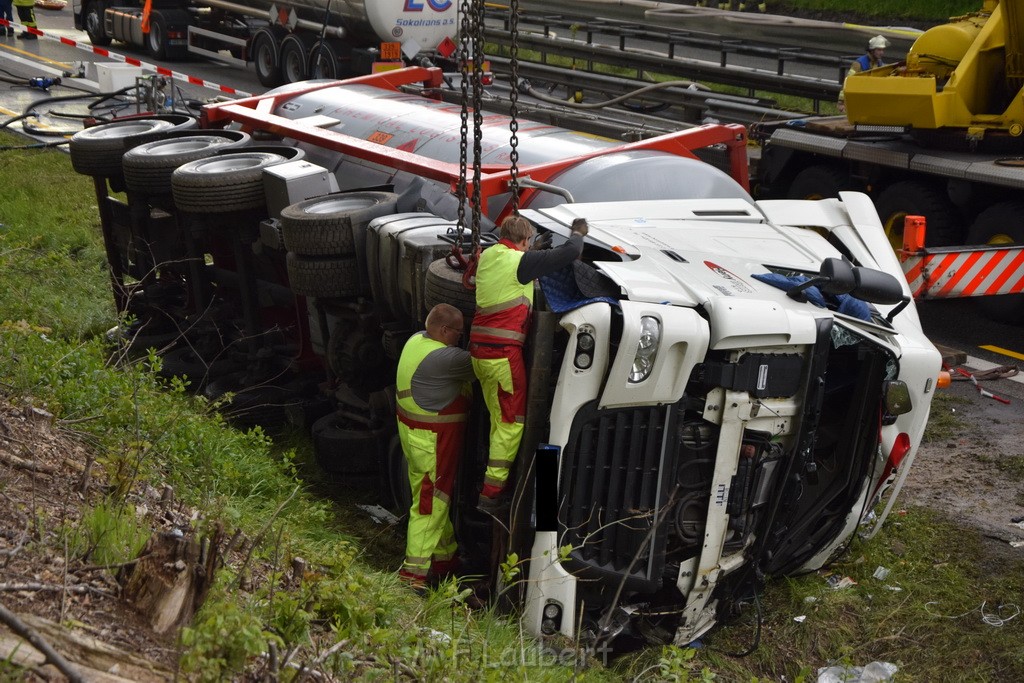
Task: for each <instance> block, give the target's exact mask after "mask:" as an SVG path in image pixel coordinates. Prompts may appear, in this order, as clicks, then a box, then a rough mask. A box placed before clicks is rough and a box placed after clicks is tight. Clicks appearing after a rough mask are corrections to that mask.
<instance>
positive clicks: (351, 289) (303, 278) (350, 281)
mask: <svg viewBox="0 0 1024 683" xmlns="http://www.w3.org/2000/svg"><path fill="white" fill-rule="evenodd" d="M285 263H286V264H287V267H288V282H289V286H290V288H291V290H292V291H293V292H294V293H295V294H297V295H299V296H315V297H320V298H323V299H340V298H344V297H349V296H355V295H356V294H358V293H359V292H360V291H362V288H361V286H360V283H359V264H358V263H356V260H355V258H352V257H347V258H303V257H301V256H298V255H297V254H293V253H291V252H289V253H288V255H287V256H286V258H285Z"/></svg>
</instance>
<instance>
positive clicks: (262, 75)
mask: <svg viewBox="0 0 1024 683" xmlns="http://www.w3.org/2000/svg"><path fill="white" fill-rule="evenodd" d="M252 61H253V65H254V66H255V67H256V78H258V79H259V80H260V84H261V85H263V86H264V87H267V88H276V87H277V86H279V85H281V84H282V83H284V78H282V76H281V43H280V41H279V40H278V38H277V36H276V35H274V32H273V31H272V30H270V29H260V30H259V31H257V32H256V35H255V36H253V39H252Z"/></svg>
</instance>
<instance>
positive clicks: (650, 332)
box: [629, 315, 661, 384]
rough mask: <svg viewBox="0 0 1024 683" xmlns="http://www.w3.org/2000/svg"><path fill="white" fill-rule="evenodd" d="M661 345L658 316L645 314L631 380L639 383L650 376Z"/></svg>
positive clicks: (641, 324) (641, 321) (632, 382)
mask: <svg viewBox="0 0 1024 683" xmlns="http://www.w3.org/2000/svg"><path fill="white" fill-rule="evenodd" d="M660 345H661V323H660V322H659V321H658V319H657V318H655V317H653V316H649V315H645V316H643V317H642V318H640V340H639V341H637V344H636V357H634V358H633V367H632V368H631V369H630V371H629V382H630V383H631V384H637V383H639V382H643V381H644V380H645V379H647V378H648V377H650V375H651V370H653V369H654V359H655V358H656V357H657V355H658V346H660Z"/></svg>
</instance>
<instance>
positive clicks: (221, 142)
mask: <svg viewBox="0 0 1024 683" xmlns="http://www.w3.org/2000/svg"><path fill="white" fill-rule="evenodd" d="M248 142H249V134H248V133H243V132H241V131H234V130H217V131H199V132H197V133H196V134H195V135H188V136H183V137H171V138H168V139H165V140H155V141H153V142H147V143H145V144H142V145H139V146H137V147H133V148H131V149H129V150H128V151H127V152H125V153H124V158H123V159H122V160H121V165H122V167H123V168H124V182H125V187H127V188H128V190H131V191H133V192H139V193H142V194H148V195H160V194H171V174H172V173H174V170H175V169H176V168H178V167H179V166H181V165H183V164H186V163H188V162H190V161H195V160H196V159H203V158H206V157H208V156H212V155H213V154H214V152H216V151H217V150H221V149H230V148H236V147H241V146H243V145H245V144H247V143H248Z"/></svg>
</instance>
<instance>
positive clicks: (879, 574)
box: [871, 565, 889, 581]
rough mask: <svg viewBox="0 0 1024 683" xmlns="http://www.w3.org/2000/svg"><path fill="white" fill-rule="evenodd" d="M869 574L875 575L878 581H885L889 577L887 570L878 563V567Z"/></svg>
mask: <svg viewBox="0 0 1024 683" xmlns="http://www.w3.org/2000/svg"><path fill="white" fill-rule="evenodd" d="M871 576H873V577H875V578H876V579H878V580H879V581H885V580H886V579H887V578H889V570H888V569H887V568H885V567H883V566H882V565H878V568H877V569H876V570H875V573H874V574H872V575H871Z"/></svg>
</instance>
